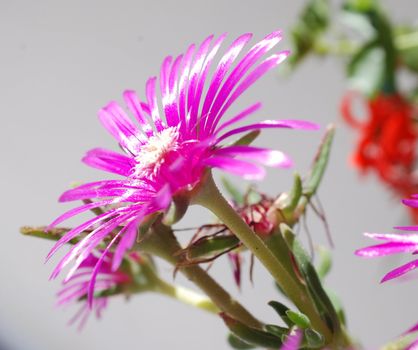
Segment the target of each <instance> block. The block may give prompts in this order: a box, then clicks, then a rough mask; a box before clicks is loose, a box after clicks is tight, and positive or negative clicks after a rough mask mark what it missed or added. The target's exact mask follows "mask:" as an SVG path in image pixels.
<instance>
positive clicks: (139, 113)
mask: <svg viewBox="0 0 418 350" xmlns="http://www.w3.org/2000/svg"><path fill="white" fill-rule="evenodd" d="M123 98H124V99H125V103H126V105H127V107H128V109H129V110H130V111H131V113H132V114H133V115H134V116H135V118H136V120H137V121H138V122H139V124H140V125H141V127H142V130H143V131H144V133H145V135H147V137H150V136H152V135H153V134H154V131H153V130H152V127H151V125H150V124H149V122H148V120H147V118H146V116H145V113H146V111H144V109H143V106H142V104H141V102H140V101H139V99H138V96H137V95H136V93H135V91H132V90H126V91H125V92H124V93H123ZM148 114H149V111H148Z"/></svg>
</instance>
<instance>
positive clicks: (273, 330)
mask: <svg viewBox="0 0 418 350" xmlns="http://www.w3.org/2000/svg"><path fill="white" fill-rule="evenodd" d="M264 329H265V330H266V332H269V333H270V334H273V335H275V336H277V337H279V338H280V339H281V338H282V336H283V335H287V334H288V333H289V329H288V328H285V327H280V326H276V325H274V324H267V325H265V326H264Z"/></svg>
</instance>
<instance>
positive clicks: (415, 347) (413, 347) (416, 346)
mask: <svg viewBox="0 0 418 350" xmlns="http://www.w3.org/2000/svg"><path fill="white" fill-rule="evenodd" d="M405 350H418V339H416V340H414V341H413V342H412V343H411V344H409V345H408V346H407V347H406V348H405Z"/></svg>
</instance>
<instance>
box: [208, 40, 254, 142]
mask: <svg viewBox="0 0 418 350" xmlns="http://www.w3.org/2000/svg"><path fill="white" fill-rule="evenodd" d="M251 37H252V34H249V33H248V34H244V35H241V36H240V37H239V38H237V39H236V40H235V41H234V42H233V43H232V44H231V46H230V47H229V48H228V49H227V51H226V53H225V54H224V56H223V57H222V58H221V60H220V62H219V64H218V66H217V68H216V70H215V73H214V74H213V77H212V80H211V82H210V84H209V88H208V92H207V94H206V98H205V102H204V103H203V108H202V116H207V115H210V118H207V119H206V126H207V127H206V126H205V129H206V130H208V129H209V128H210V127H211V126H212V123H211V122H212V118H214V117H215V116H212V114H211V113H209V109H210V108H211V106H212V103H213V101H214V99H215V96H216V94H217V92H218V90H219V87H220V85H221V84H222V81H223V79H224V78H225V75H226V73H227V72H228V70H229V69H230V68H231V65H232V64H233V63H234V61H235V59H236V58H237V56H238V55H239V53H240V52H241V50H242V49H243V47H244V46H245V45H246V44H247V42H248V41H249V40H250V39H251ZM205 135H206V134H205V133H204V134H202V136H205Z"/></svg>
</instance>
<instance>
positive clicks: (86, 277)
mask: <svg viewBox="0 0 418 350" xmlns="http://www.w3.org/2000/svg"><path fill="white" fill-rule="evenodd" d="M100 259H103V261H102V263H101V264H100V265H98V264H97V263H98V261H99V260H100ZM111 260H112V256H111V254H110V253H108V254H106V255H102V256H101V257H96V256H95V255H94V254H90V255H89V256H88V257H87V258H86V259H85V260H84V261H83V262H82V263H81V264H80V265H79V267H78V268H77V271H76V272H75V273H74V274H73V275H72V276H71V277H70V278H68V279H67V280H65V281H64V282H63V284H62V289H61V290H60V291H59V292H58V294H57V297H58V301H57V304H58V306H65V305H71V304H74V303H77V302H80V303H81V307H80V308H79V310H78V312H77V313H76V314H75V315H74V317H73V318H72V319H71V320H70V322H69V323H70V324H73V323H76V322H78V324H79V325H78V328H79V330H81V329H82V328H83V327H84V325H85V323H86V321H87V320H88V318H89V316H90V314H91V313H94V314H95V315H96V317H97V318H100V317H101V314H102V311H103V309H105V308H106V306H107V301H108V300H107V299H108V297H106V296H100V295H97V294H100V292H104V291H108V290H111V289H113V288H115V287H117V286H120V285H121V284H125V283H129V282H131V277H130V276H129V275H128V274H126V273H124V272H122V271H119V270H117V271H112V269H111ZM95 269H97V271H95V273H96V283H95V289H96V296H94V295H93V293H89V286H90V278H91V275H92V273H93V272H94V270H95ZM93 300H94V303H93Z"/></svg>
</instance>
